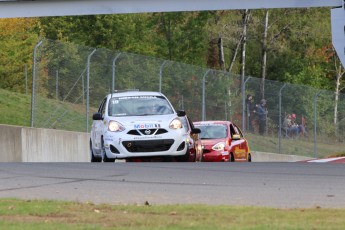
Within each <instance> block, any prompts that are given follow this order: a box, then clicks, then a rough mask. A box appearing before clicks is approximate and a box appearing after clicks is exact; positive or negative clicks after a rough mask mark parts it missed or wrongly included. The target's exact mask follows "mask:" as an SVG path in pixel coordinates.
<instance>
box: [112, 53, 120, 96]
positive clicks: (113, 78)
mask: <svg viewBox="0 0 345 230" xmlns="http://www.w3.org/2000/svg"><path fill="white" fill-rule="evenodd" d="M121 54H122V53H119V54H117V55H116V57H115V58H114V60H113V75H112V83H111V92H114V90H115V66H116V60H117V59H118V58H119V57H120V56H121Z"/></svg>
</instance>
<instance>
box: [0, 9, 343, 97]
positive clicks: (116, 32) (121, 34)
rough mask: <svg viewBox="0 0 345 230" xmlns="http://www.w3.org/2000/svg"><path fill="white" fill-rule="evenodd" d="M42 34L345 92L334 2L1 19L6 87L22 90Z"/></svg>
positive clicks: (1, 75)
mask: <svg viewBox="0 0 345 230" xmlns="http://www.w3.org/2000/svg"><path fill="white" fill-rule="evenodd" d="M40 38H48V39H53V40H59V41H68V42H73V43H76V44H80V45H85V46H90V47H96V48H100V47H102V48H107V49H111V50H119V51H121V52H130V53H137V54H142V55H147V56H154V57H158V58H162V59H165V60H171V61H177V62H183V63H187V64H191V65H196V66H200V67H206V68H212V69H218V70H223V71H228V72H231V73H234V74H240V75H241V76H253V77H258V78H261V83H260V85H261V88H260V91H261V95H264V94H265V80H266V79H268V80H277V81H282V82H288V83H293V84H302V85H308V86H312V87H315V88H320V89H326V90H332V91H335V92H336V95H338V94H339V93H340V92H344V91H345V89H344V88H345V87H344V79H343V75H344V68H343V67H342V66H341V64H340V62H339V59H338V58H337V56H336V53H335V51H334V49H333V47H332V41H331V28H330V9H329V8H308V9H271V10H250V11H249V10H232V11H225V10H224V11H202V12H176V13H144V14H123V15H121V14H120V15H90V16H67V17H42V18H24V19H1V20H0V42H1V46H0V87H1V88H6V89H11V90H16V91H23V90H24V88H25V84H23V72H24V69H25V67H26V66H27V71H28V72H30V71H31V62H32V50H33V47H34V45H35V44H36V42H37V41H38V40H39V39H40Z"/></svg>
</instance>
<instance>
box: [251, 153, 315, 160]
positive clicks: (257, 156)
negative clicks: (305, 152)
mask: <svg viewBox="0 0 345 230" xmlns="http://www.w3.org/2000/svg"><path fill="white" fill-rule="evenodd" d="M310 159H312V158H310V157H305V156H296V155H285V154H277V153H266V152H255V151H253V152H252V161H253V162H296V161H305V160H310Z"/></svg>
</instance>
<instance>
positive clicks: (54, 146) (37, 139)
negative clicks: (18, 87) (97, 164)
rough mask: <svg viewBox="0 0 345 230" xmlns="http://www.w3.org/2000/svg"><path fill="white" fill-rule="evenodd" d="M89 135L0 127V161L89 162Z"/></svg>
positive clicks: (265, 158)
mask: <svg viewBox="0 0 345 230" xmlns="http://www.w3.org/2000/svg"><path fill="white" fill-rule="evenodd" d="M89 140H90V135H89V134H87V133H79V132H70V131H63V130H54V129H37V128H29V127H19V126H9V125H0V162H90V151H89ZM308 159H310V158H308V157H303V156H294V155H283V154H275V153H266V152H252V161H253V162H272V161H273V162H294V161H303V160H308Z"/></svg>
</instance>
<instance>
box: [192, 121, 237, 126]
mask: <svg viewBox="0 0 345 230" xmlns="http://www.w3.org/2000/svg"><path fill="white" fill-rule="evenodd" d="M193 124H195V125H203V124H207V125H212V124H217V125H221V124H222V125H229V124H232V122H231V121H218V120H217V121H194V122H193Z"/></svg>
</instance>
